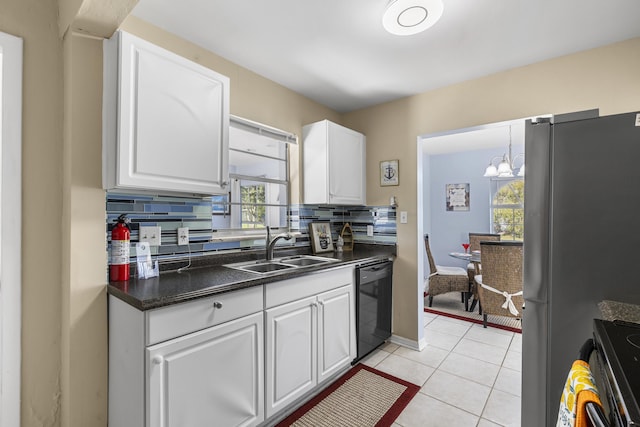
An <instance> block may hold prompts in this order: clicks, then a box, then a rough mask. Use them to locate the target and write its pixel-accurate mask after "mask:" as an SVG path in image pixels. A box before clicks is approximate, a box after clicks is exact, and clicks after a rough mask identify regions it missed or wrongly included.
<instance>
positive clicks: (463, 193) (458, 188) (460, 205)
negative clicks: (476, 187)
mask: <svg viewBox="0 0 640 427" xmlns="http://www.w3.org/2000/svg"><path fill="white" fill-rule="evenodd" d="M446 193H447V194H446V197H447V202H446V209H447V211H448V212H454V211H468V210H469V184H468V183H467V184H447V185H446Z"/></svg>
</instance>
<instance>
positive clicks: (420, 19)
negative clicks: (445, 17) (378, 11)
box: [382, 0, 443, 36]
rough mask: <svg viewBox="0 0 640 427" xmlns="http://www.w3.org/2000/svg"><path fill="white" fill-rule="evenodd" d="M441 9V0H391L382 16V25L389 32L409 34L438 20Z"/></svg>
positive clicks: (420, 30)
mask: <svg viewBox="0 0 640 427" xmlns="http://www.w3.org/2000/svg"><path fill="white" fill-rule="evenodd" d="M442 10H443V6H442V0H391V2H390V3H389V5H388V6H387V9H386V10H385V11H384V15H383V16H382V25H383V26H384V28H385V30H387V31H388V32H390V33H391V34H395V35H397V36H410V35H412V34H418V33H420V32H422V31H424V30H426V29H427V28H429V27H431V26H432V25H433V24H435V23H436V22H438V19H440V17H441V16H442Z"/></svg>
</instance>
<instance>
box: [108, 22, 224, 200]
mask: <svg viewBox="0 0 640 427" xmlns="http://www.w3.org/2000/svg"><path fill="white" fill-rule="evenodd" d="M228 132H229V78H227V77H225V76H223V75H221V74H218V73H216V72H215V71H212V70H210V69H209V68H206V67H204V66H202V65H199V64H197V63H195V62H192V61H189V60H187V59H185V58H183V57H181V56H179V55H176V54H174V53H171V52H169V51H167V50H165V49H162V48H160V47H158V46H156V45H154V44H152V43H149V42H147V41H145V40H142V39H140V38H138V37H135V36H133V35H131V34H128V33H125V32H121V31H119V32H117V33H116V34H115V35H114V36H113V37H112V38H111V39H110V40H107V41H105V45H104V96H103V187H104V188H105V189H109V190H112V189H117V190H143V191H152V192H155V193H160V194H161V193H165V192H166V193H192V194H203V195H206V194H220V193H226V192H227V191H228V190H227V189H226V188H225V187H226V185H227V182H228V145H229V133H228Z"/></svg>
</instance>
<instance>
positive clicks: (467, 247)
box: [462, 243, 469, 254]
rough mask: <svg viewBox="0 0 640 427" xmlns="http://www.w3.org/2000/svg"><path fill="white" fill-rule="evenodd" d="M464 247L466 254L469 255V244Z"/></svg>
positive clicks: (463, 245) (464, 244)
mask: <svg viewBox="0 0 640 427" xmlns="http://www.w3.org/2000/svg"><path fill="white" fill-rule="evenodd" d="M462 247H463V248H464V253H465V254H466V253H469V244H468V243H463V244H462Z"/></svg>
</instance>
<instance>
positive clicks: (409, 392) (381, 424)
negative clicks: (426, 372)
mask: <svg viewBox="0 0 640 427" xmlns="http://www.w3.org/2000/svg"><path fill="white" fill-rule="evenodd" d="M361 369H365V370H367V371H369V372H371V373H374V374H376V375H378V376H381V377H383V378H386V379H388V380H390V381H394V382H396V383H398V384H402V385H403V386H405V387H407V389H406V390H405V391H404V393H402V394H401V395H400V397H398V399H397V400H396V401H395V402H394V404H393V405H392V406H391V408H389V410H388V411H387V412H386V413H385V414H384V415H383V416H382V418H380V420H379V421H378V423H377V424H376V425H375V427H390V426H391V425H392V424H393V422H394V421H395V420H396V418H398V416H399V415H400V413H401V412H402V410H403V409H404V408H406V406H407V405H408V404H409V402H410V401H411V399H413V397H414V396H415V395H416V394H418V391H420V386H417V385H415V384H413V383H410V382H408V381H405V380H403V379H400V378H397V377H394V376H393V375H389V374H387V373H386V372H382V371H378V370H377V369H374V368H371V367H369V366H367V365H363V364H361V363H359V364H357V365H356V366H354V367H353V368H351V369H350V370H349V371H348V372H346V373H345V374H344V375H342V376H341V377H340V378H338V379H337V380H336V381H334V382H333V384H331V385H330V386H329V387H327V388H325V389H324V390H322V392H320V394H318V395H316V396H314V397H313V398H311V400H309V401H308V402H306V403H305V404H304V405H302V406H301V407H299V408H298V409H296V410H295V411H294V412H293V413H292V414H291V415H289V416H288V417H287V418H285V419H284V420H282V421H281V422H280V423H278V424H277V425H276V427H288V426H290V425H291V424H293V423H294V422H296V420H298V418H300V417H302V416H303V415H304V414H306V413H307V412H308V411H309V410H310V409H311V408H313V407H314V406H316V405H317V404H318V403H320V402H321V401H322V400H323V399H325V398H326V397H327V396H329V395H330V394H331V393H333V392H334V391H335V390H337V389H338V388H339V387H340V386H341V385H342V384H344V383H345V382H346V381H347V380H348V379H349V378H351V377H352V376H354V375H355V374H357V373H358V371H360V370H361Z"/></svg>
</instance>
